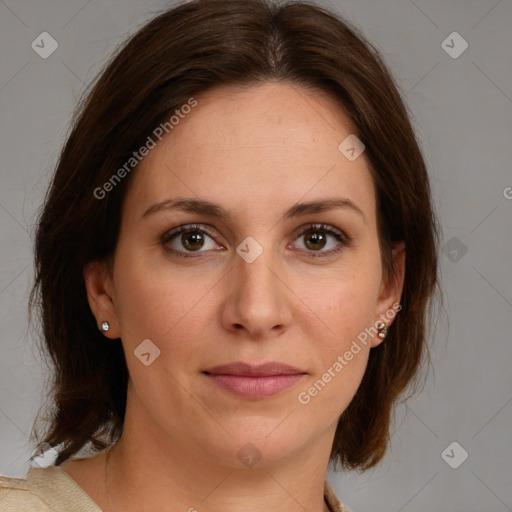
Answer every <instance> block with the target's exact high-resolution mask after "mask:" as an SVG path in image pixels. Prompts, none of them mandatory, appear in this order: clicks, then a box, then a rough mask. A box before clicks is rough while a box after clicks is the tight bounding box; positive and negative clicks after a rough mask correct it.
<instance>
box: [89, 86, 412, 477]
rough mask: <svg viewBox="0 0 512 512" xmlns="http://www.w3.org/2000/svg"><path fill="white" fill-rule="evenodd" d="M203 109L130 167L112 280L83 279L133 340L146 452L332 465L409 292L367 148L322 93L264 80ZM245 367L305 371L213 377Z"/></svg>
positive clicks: (137, 411) (129, 349)
mask: <svg viewBox="0 0 512 512" xmlns="http://www.w3.org/2000/svg"><path fill="white" fill-rule="evenodd" d="M196 100H197V102H198V103H197V106H195V107H194V108H193V109H191V112H190V113H189V114H188V115H186V116H184V117H183V118H180V121H179V123H178V124H176V125H175V126H174V128H173V130H172V131H171V132H170V133H169V135H167V136H166V137H165V138H163V140H162V141H161V142H158V144H157V145H156V147H155V148H154V149H151V150H150V151H149V154H148V155H147V156H146V157H145V158H144V160H143V161H142V162H141V164H140V166H139V168H138V169H137V170H136V171H133V172H134V175H133V176H132V178H131V179H132V182H131V183H130V187H129V190H128V193H127V196H126V198H125V203H124V207H123V214H122V223H121V231H120V236H119V241H118V245H117V249H116V253H115V259H114V266H113V273H112V275H111V276H109V275H108V274H99V273H98V269H97V267H93V266H90V267H89V266H88V267H87V268H86V271H85V276H86V282H87V283H88V291H89V301H90V304H91V308H92V309H93V312H94V313H95V315H96V319H97V320H98V322H101V321H102V320H108V321H109V322H110V324H111V326H112V328H111V331H110V332H109V334H108V336H109V337H112V338H115V337H118V336H120V337H121V338H122V344H123V348H124V352H125V355H126V362H127V365H128V369H129V373H130V383H129V387H128V404H129V405H128V409H129V410H130V415H131V416H130V415H128V417H131V418H132V419H136V421H137V425H139V428H140V429H143V428H144V429H145V431H146V432H147V433H148V438H150V440H148V442H154V443H158V444H160V445H161V446H167V447H173V448H175V449H176V450H183V452H184V453H193V454H198V455H200V456H201V458H202V459H203V460H204V459H209V460H211V461H217V462H222V463H223V464H228V465H233V466H235V465H237V466H239V467H240V465H241V464H246V462H244V461H245V460H249V459H246V458H245V457H247V456H253V459H254V457H256V458H259V457H261V462H259V464H262V463H267V464H273V463H274V464H275V463H277V462H278V461H284V460H286V459H287V458H288V457H292V456H294V455H298V454H299V453H301V452H302V453H305V452H306V451H311V450H314V449H315V448H317V449H319V450H320V449H321V450H323V452H322V453H324V454H326V453H327V454H328V453H329V452H330V448H331V444H332V439H333V436H334V432H335V429H336V425H337V422H338V418H339V416H340V415H341V413H342V412H343V411H344V410H345V409H346V407H347V406H348V404H349V402H350V401H351V399H352V397H353V396H354V394H355V392H356V390H357V388H358V386H359V384H360V382H361V379H362V377H363V374H364V371H365V368H366V365H367V361H368V355H369V351H370V349H371V347H374V346H376V345H377V344H378V343H380V342H382V340H380V338H378V337H377V336H376V335H375V330H373V331H370V332H371V335H368V331H367V332H366V336H364V333H365V329H371V328H372V327H374V326H375V324H376V323H377V322H378V320H379V318H380V317H381V316H382V315H385V314H386V313H388V315H389V314H390V312H391V313H393V312H394V310H393V304H396V302H399V300H400V295H401V287H402V277H401V269H403V258H398V257H397V265H398V267H397V269H398V272H397V274H398V276H397V280H396V281H393V282H392V283H389V284H388V285H386V283H385V282H384V281H383V273H382V267H381V255H380V250H379V241H378V237H377V219H376V203H375V190H374V186H373V183H372V179H371V175H370V172H369V169H368V166H367V163H366V161H365V155H364V152H363V153H362V154H361V155H360V156H359V157H357V158H355V159H353V153H354V154H356V153H355V152H352V151H351V150H350V147H348V148H347V147H345V146H342V149H343V150H344V152H345V153H343V152H342V151H341V150H340V149H339V147H338V146H339V145H340V143H341V142H342V141H344V140H345V139H346V137H348V136H349V135H350V134H351V133H352V132H353V130H352V129H351V127H350V124H349V120H348V118H347V116H346V115H345V113H344V112H343V110H342V109H341V108H340V107H339V105H338V104H337V103H336V102H334V101H333V100H332V99H330V98H328V97H326V96H325V95H321V94H319V93H317V92H311V91H308V90H305V89H302V88H298V87H297V86H292V85H287V84H283V83H281V84H278V83H265V84H260V85H255V86H251V87H250V88H246V89H244V90H242V89H234V88H217V89H215V90H211V91H209V92H208V93H205V94H203V95H201V96H197V97H196ZM349 141H350V139H349ZM346 144H348V143H346ZM349 146H350V144H349ZM355 149H356V150H357V149H358V148H357V147H356V148H355ZM346 155H348V156H350V157H351V158H348V157H347V156H346ZM178 201H179V202H178ZM334 201H335V202H336V204H330V203H329V202H334ZM174 202H177V203H176V204H175V203H174ZM324 203H325V204H324ZM178 228H180V229H184V230H185V231H184V232H182V233H177V234H176V230H177V229H178ZM98 276H104V277H101V283H102V286H104V292H98V291H97V290H98V289H99V288H101V286H100V287H99V288H98V286H97V284H96V285H94V286H93V285H92V283H98ZM95 279H96V281H95ZM95 290H96V291H95ZM388 318H389V316H388ZM387 323H388V325H389V323H390V322H389V321H388V322H387ZM358 337H359V338H358ZM363 339H365V341H364V342H363V341H362V340H363ZM106 342H108V341H107V340H106ZM384 343H385V341H384ZM236 362H244V363H247V364H249V365H260V364H263V363H269V362H278V363H283V364H286V365H290V366H292V367H294V368H295V369H297V370H298V374H296V375H295V376H290V375H288V376H281V377H268V376H267V377H266V378H262V377H254V376H252V377H247V376H245V377H243V376H242V377H241V376H238V377H234V376H233V375H231V376H226V375H224V377H219V376H218V375H217V376H213V373H214V372H212V373H210V374H207V373H205V372H207V371H208V370H212V369H213V368H214V367H216V366H218V365H224V364H228V363H236ZM340 367H341V368H340ZM232 372H233V373H239V372H237V371H235V370H232ZM267 373H269V374H272V373H273V374H275V373H276V371H272V370H269V371H268V372H267ZM257 379H259V381H258V380H257ZM315 383H316V385H315ZM315 386H316V387H315ZM248 443H251V445H248ZM254 460H256V459H254ZM246 465H247V464H246Z"/></svg>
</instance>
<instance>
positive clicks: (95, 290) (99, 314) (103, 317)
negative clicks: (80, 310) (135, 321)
mask: <svg viewBox="0 0 512 512" xmlns="http://www.w3.org/2000/svg"><path fill="white" fill-rule="evenodd" d="M83 276H84V282H85V288H86V290H87V301H88V302H89V307H90V308H91V311H92V314H93V315H94V317H95V318H96V325H97V326H98V329H99V328H100V325H101V323H102V322H105V321H107V322H108V323H109V324H110V329H109V330H108V331H107V332H104V333H103V335H104V336H106V337H107V338H110V339H112V340H113V339H117V338H119V336H120V333H119V323H118V321H117V314H116V309H115V304H114V300H113V288H114V287H113V283H112V278H111V276H110V273H109V272H108V269H107V265H106V263H104V262H100V261H92V262H90V263H87V264H86V265H85V266H84V268H83Z"/></svg>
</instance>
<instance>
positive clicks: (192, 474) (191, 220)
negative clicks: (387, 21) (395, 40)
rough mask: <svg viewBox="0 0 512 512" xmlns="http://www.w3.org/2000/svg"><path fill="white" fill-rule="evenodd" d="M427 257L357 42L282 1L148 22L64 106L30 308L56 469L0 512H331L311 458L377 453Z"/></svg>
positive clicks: (393, 112) (384, 94) (182, 9)
mask: <svg viewBox="0 0 512 512" xmlns="http://www.w3.org/2000/svg"><path fill="white" fill-rule="evenodd" d="M437 240H438V235H437V223H436V220H435V216H434V213H433V208H432V201H431V196H430V188H429V181H428V176H427V172H426V168H425V163H424V160H423V158H422V155H421V152H420V149H419V147H418V144H417V141H416V138H415V135H414V132H413V130H412V128H411V125H410V122H409V119H408V116H407V112H406V109H405V107H404V105H403V103H402V100H401V98H400V95H399V93H398V92H397V89H396V86H395V84H394V82H393V79H392V78H391V76H390V74H389V72H388V70H387V69H386V67H385V65H384V64H383V62H382V60H381V58H380V57H379V55H378V53H377V52H376V50H375V49H373V47H372V46H371V45H370V43H368V42H367V41H366V40H365V39H364V37H363V36H362V35H361V34H358V33H357V32H356V31H355V30H354V29H353V28H350V27H349V26H348V25H347V24H346V23H345V22H344V21H342V20H340V19H339V18H337V17H336V16H335V15H333V14H332V13H329V12H328V11H326V10H324V9H321V8H319V7H316V6H314V5H312V4H308V3H304V2H300V3H297V2H292V3H288V4H281V5H279V4H276V5H272V4H269V3H265V2H264V1H259V0H258V1H254V0H230V1H223V0H213V1H212V0H194V1H192V2H188V3H184V4H181V5H179V6H177V7H173V8H172V9H169V10H168V11H167V12H164V13H163V14H161V15H159V16H158V17H156V18H155V19H153V20H152V21H151V22H149V23H148V24H147V25H146V26H144V27H143V28H142V29H141V30H140V31H139V32H138V33H137V34H135V36H133V37H132V38H131V39H130V40H129V41H128V43H127V44H126V45H125V46H124V48H122V49H121V51H120V52H119V53H118V55H117V56H116V57H115V58H114V59H113V60H112V61H111V62H110V63H109V65H108V66H107V67H106V69H105V70H104V72H103V73H102V74H101V76H100V78H99V80H98V82H97V83H96V85H95V86H94V88H93V89H92V91H91V92H90V94H89V95H88V97H87V98H86V100H85V101H84V102H83V104H82V105H81V108H80V111H79V114H78V116H77V118H76V121H75V124H74V127H73V130H72V132H71V134H70V136H69V139H68V141H67V143H66V145H65V147H64V149H63V152H62V155H61V158H60V161H59V163H58V166H57V169H56V173H55V176H54V177H53V180H52V183H51V186H50V189H49V192H48V195H47V198H46V202H45V206H44V210H43V211H42V214H41V218H40V222H39V226H38V232H37V239H36V266H37V280H36V283H35V286H34V290H33V295H32V297H31V300H32V304H33V305H38V306H39V307H40V314H41V318H42V322H43V327H44V344H45V349H46V350H47V352H48V354H49V355H50V356H51V358H52V361H53V363H54V365H55V381H54V396H53V403H52V407H51V409H50V412H49V414H50V422H49V426H47V427H46V426H45V427H44V428H45V432H44V435H43V436H39V440H40V441H41V443H42V445H43V446H46V447H48V446H50V447H52V449H54V450H55V451H56V452H57V453H58V456H57V458H56V460H55V463H54V465H52V466H49V467H47V468H35V467H34V468H31V469H30V470H29V472H28V474H27V476H26V478H25V479H13V478H6V477H4V478H2V479H0V481H1V485H0V500H1V501H0V504H1V505H2V507H4V508H2V510H6V511H11V510H20V509H21V508H22V507H25V508H26V509H30V510H45V511H46V510H52V511H53V510H76V511H85V510H102V511H104V512H115V511H124V512H131V511H132V510H133V511H135V510H137V511H140V510H152V511H164V510H166V511H167V510H188V511H193V510H197V511H203V510H207V511H221V510H222V511H223V512H225V511H230V510H235V509H236V510H237V511H240V510H247V511H249V510H251V511H252V510H273V511H283V512H284V511H292V510H301V509H302V510H309V511H312V512H313V511H315V512H320V511H336V510H337V511H344V510H348V509H347V508H346V507H345V506H344V505H343V504H342V503H341V502H340V501H339V499H338V498H337V497H336V495H335V493H334V491H333V490H332V488H331V487H330V486H329V484H328V483H327V482H326V480H325V477H326V472H327V469H328V464H329V462H332V463H333V467H334V468H336V469H337V468H340V469H358V470H362V471H364V470H367V469H369V468H371V467H373V466H375V465H376V464H377V463H378V462H379V461H380V460H381V459H382V457H383V456H384V454H385V452H386V448H387V443H388V439H389V428H390V419H391V415H392V411H393V407H394V404H395V403H396V401H397V400H398V398H399V397H400V395H401V394H402V393H403V392H404V390H405V389H406V388H407V386H408V385H409V384H411V383H413V382H414V378H415V377H416V376H417V374H418V370H419V368H420V366H421V363H422V357H423V356H424V355H425V354H428V352H427V351H426V349H427V347H426V344H425V340H426V332H425V331H426V327H427V325H426V320H427V313H428V308H429V305H430V303H431V298H432V296H433V293H434V291H435V288H436V286H437V259H436V247H437ZM34 431H37V428H36V427H35V428H34ZM37 435H39V434H37ZM87 448H89V449H92V451H93V452H97V453H94V454H92V455H91V454H90V453H89V454H88V456H87V457H79V456H78V452H79V451H80V450H86V449H87Z"/></svg>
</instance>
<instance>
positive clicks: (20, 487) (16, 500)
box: [0, 475, 51, 512]
mask: <svg viewBox="0 0 512 512" xmlns="http://www.w3.org/2000/svg"><path fill="white" fill-rule="evenodd" d="M0 510H1V511H2V512H29V511H30V512H31V511H34V510H37V511H38V512H50V511H51V509H50V508H48V506H47V504H46V503H45V502H44V500H43V499H42V498H41V497H40V496H38V495H37V493H35V492H34V490H33V489H31V486H30V484H29V483H28V482H27V480H26V478H12V477H7V476H2V475H0Z"/></svg>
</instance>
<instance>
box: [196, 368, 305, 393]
mask: <svg viewBox="0 0 512 512" xmlns="http://www.w3.org/2000/svg"><path fill="white" fill-rule="evenodd" d="M205 375H206V376H207V377H208V378H209V379H210V380H213V382H215V384H217V385H218V386H219V387H221V388H223V389H226V390H227V391H230V392H231V393H233V394H235V395H237V396H240V397H243V398H253V399H258V398H267V397H270V396H274V395H277V394H278V393H281V392H282V391H284V390H286V389H290V388H291V387H292V386H294V385H295V384H297V382H299V381H300V380H301V379H302V378H303V377H305V374H302V373H298V374H293V375H268V376H265V377H249V376H247V377H246V376H242V375H212V374H209V373H205Z"/></svg>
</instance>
